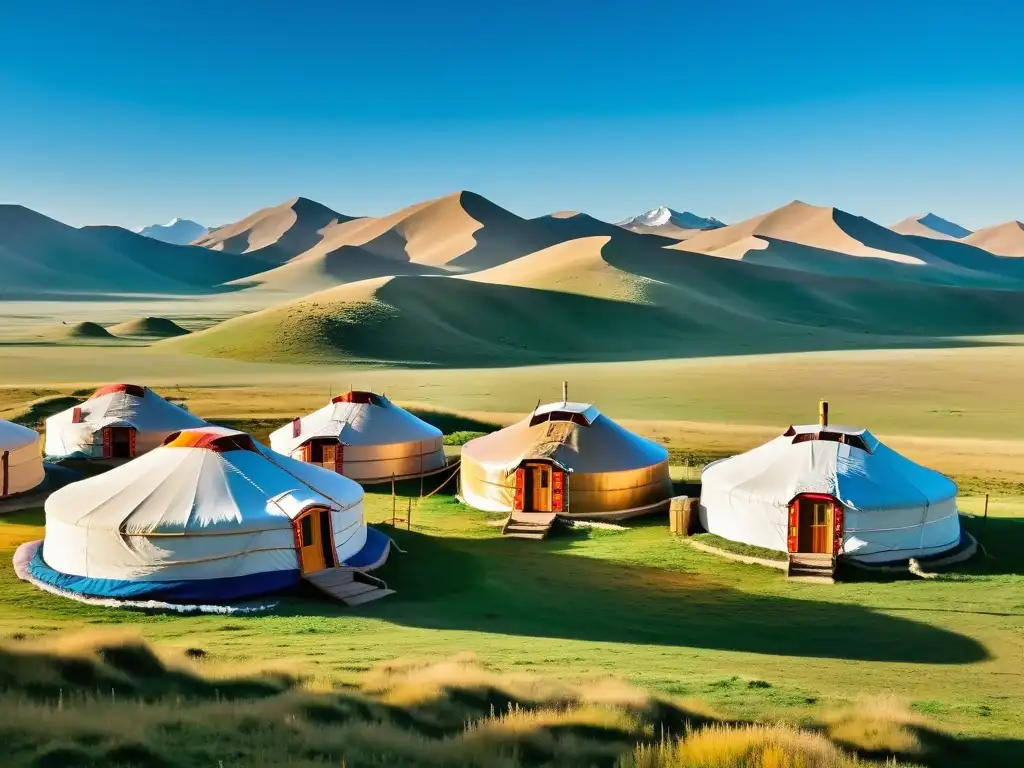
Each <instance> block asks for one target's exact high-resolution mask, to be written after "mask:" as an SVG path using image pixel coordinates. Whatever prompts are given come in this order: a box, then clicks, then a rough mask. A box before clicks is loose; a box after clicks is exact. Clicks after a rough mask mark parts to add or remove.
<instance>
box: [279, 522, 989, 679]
mask: <svg viewBox="0 0 1024 768" xmlns="http://www.w3.org/2000/svg"><path fill="white" fill-rule="evenodd" d="M382 530H384V531H386V532H388V533H389V534H390V535H393V537H394V538H395V540H396V542H397V543H398V544H399V546H400V547H401V548H402V549H403V550H406V552H407V554H395V555H393V556H392V558H391V560H390V561H389V562H388V564H387V565H386V566H385V567H384V568H383V569H381V570H380V571H378V572H376V575H379V576H380V577H381V578H383V579H385V580H386V581H387V582H388V585H389V586H390V587H392V588H394V589H395V590H397V592H398V594H397V595H396V596H394V597H392V598H389V599H388V600H385V601H381V602H380V603H377V604H375V605H374V606H373V607H372V608H370V609H369V610H370V611H371V612H372V613H373V615H375V616H377V617H379V618H382V619H385V620H388V621H392V622H394V623H395V624H399V625H403V626H411V627H419V628H423V629H446V630H469V631H479V632H489V633H496V634H507V635H518V636H522V637H539V638H540V637H545V638H564V639H567V640H585V641H590V642H605V643H632V644H636V643H639V644H649V645H663V646H668V647H677V648H686V647H693V648H708V649H717V650H728V651H741V652H747V653H763V654H777V655H782V656H806V657H809V658H836V659H852V660H861V661H879V662H904V663H927V664H965V663H972V662H977V661H982V660H984V659H986V658H988V655H987V652H986V651H985V649H984V648H983V647H982V646H981V645H980V644H978V643H977V642H976V641H974V640H972V639H970V638H967V637H964V636H962V635H958V634H956V633H953V632H949V631H946V630H943V629H938V628H935V627H931V626H928V625H925V624H920V623H917V622H913V621H909V620H906V619H903V618H898V617H894V616H887V615H884V614H880V613H876V612H874V611H871V610H869V609H865V608H862V607H859V606H854V605H845V604H841V603H830V602H824V601H814V600H801V599H795V598H789V597H782V596H767V595H753V594H748V593H744V592H741V591H739V590H736V589H732V588H731V587H728V586H726V585H724V584H722V583H719V582H717V581H713V580H710V579H708V578H706V577H705V576H703V575H702V574H700V573H698V572H696V571H689V570H687V571H669V570H663V569H660V568H653V567H646V566H638V565H633V564H627V563H623V562H613V561H607V560H601V559H597V558H593V557H587V556H583V555H573V554H572V553H571V550H572V549H573V547H574V544H575V543H577V542H578V541H579V540H580V538H583V537H587V536H589V535H598V536H600V535H616V534H607V533H604V532H600V533H593V532H587V531H572V532H567V533H563V534H559V535H557V536H554V537H552V538H549V539H548V540H545V541H540V542H536V541H520V540H508V539H501V538H497V537H487V538H474V539H468V538H467V539H457V538H441V537H432V536H426V535H423V534H419V533H416V532H408V531H404V530H393V529H391V528H389V527H387V526H385V527H383V528H382ZM665 546H667V547H668V546H677V545H675V544H673V543H671V542H666V544H665ZM281 607H282V610H283V611H284V612H286V613H287V612H292V611H294V612H295V613H298V614H308V613H310V612H312V613H314V614H318V615H332V614H335V613H336V614H339V615H340V614H342V613H343V612H344V610H343V609H342V608H340V607H339V608H337V609H335V608H333V607H331V606H327V605H324V604H322V603H319V604H309V603H306V604H300V603H289V602H287V601H286V602H285V603H284V604H282V606H281Z"/></svg>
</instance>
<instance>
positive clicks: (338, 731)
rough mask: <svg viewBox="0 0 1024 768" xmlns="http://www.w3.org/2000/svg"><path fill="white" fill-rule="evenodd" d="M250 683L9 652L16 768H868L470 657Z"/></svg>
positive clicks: (125, 646) (630, 691) (195, 664)
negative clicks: (507, 671)
mask: <svg viewBox="0 0 1024 768" xmlns="http://www.w3.org/2000/svg"><path fill="white" fill-rule="evenodd" d="M202 653H203V651H201V650H193V651H192V655H193V656H197V655H201V654H202ZM239 675H240V671H236V675H235V676H234V677H213V676H211V675H210V674H209V670H208V669H207V668H206V667H205V663H204V662H202V661H196V660H194V659H193V660H191V661H190V660H187V659H185V657H184V656H183V655H181V654H180V653H173V652H170V651H165V652H163V653H157V652H155V651H154V649H152V648H151V647H149V646H148V645H146V644H145V643H144V642H142V641H141V640H139V639H138V638H135V637H134V636H132V635H125V634H110V633H100V634H95V633H82V634H78V635H71V636H65V637H61V638H57V639H51V640H44V641H32V642H28V641H22V642H20V643H15V644H14V645H8V646H0V707H2V712H3V717H2V718H0V739H2V740H3V741H4V743H5V745H7V747H8V751H7V753H6V762H5V765H11V766H39V765H77V764H87V765H93V764H136V765H157V766H165V767H166V768H172V767H173V766H181V767H182V768H185V767H186V766H200V765H203V766H205V765H218V764H219V765H223V766H236V765H237V766H242V765H244V766H252V765H267V766H270V765H280V764H284V763H287V764H289V765H295V766H307V765H309V766H312V765H323V764H325V763H326V764H334V765H337V764H339V762H340V763H341V764H343V765H353V766H354V765H365V764H373V765H377V764H386V765H394V766H449V767H450V768H459V767H461V766H467V767H468V766H480V767H481V768H482V767H483V766H488V768H490V767H493V766H507V767H508V768H518V767H519V766H525V765H534V766H552V767H553V766H560V767H563V768H570V767H575V766H578V767H579V768H589V767H590V766H594V765H612V764H613V763H616V761H618V765H620V766H623V768H627V767H628V768H661V767H662V766H664V767H665V768H669V767H670V766H694V767H696V766H702V767H705V768H718V767H719V766H721V767H723V768H724V767H726V766H728V767H733V766H743V767H746V766H751V767H753V768H853V767H854V766H859V765H861V763H859V762H857V761H855V760H853V759H852V758H849V757H847V756H845V755H844V754H843V753H842V752H841V750H839V749H838V748H836V747H835V746H833V744H832V743H831V742H830V741H828V739H827V738H825V737H824V736H822V735H819V734H815V733H811V732H808V731H799V730H796V729H794V728H792V727H789V726H781V725H780V726H772V727H761V726H745V725H740V726H736V725H727V724H725V723H721V724H718V725H713V726H711V727H706V723H707V722H708V721H707V720H706V719H704V718H703V717H700V716H693V715H691V714H689V713H687V711H686V710H681V709H676V708H673V707H672V705H671V704H670V703H668V702H667V701H664V700H661V701H658V700H655V699H653V698H651V697H650V696H644V695H640V694H639V692H638V690H637V689H634V688H632V687H628V686H627V687H624V688H621V689H620V691H619V692H620V693H626V694H627V695H626V696H625V698H624V699H623V700H621V701H615V699H616V697H615V695H613V694H612V690H613V689H612V688H608V689H607V690H606V691H605V693H604V694H602V695H599V696H596V697H595V696H591V695H589V694H588V692H587V691H586V689H585V688H581V687H578V688H575V689H573V688H570V687H568V686H566V685H565V684H564V683H563V684H561V685H559V686H557V687H555V686H552V685H551V684H550V683H547V682H545V681H542V680H538V679H532V680H531V679H530V678H529V677H528V676H516V677H515V678H510V677H509V676H502V675H497V674H495V673H493V672H491V671H489V670H487V669H486V668H484V667H482V666H481V665H480V664H479V663H478V662H476V661H475V660H474V659H473V658H471V657H460V658H454V659H450V660H448V661H444V662H441V663H435V664H430V663H423V662H416V661H411V660H405V661H397V662H394V663H390V664H386V665H382V666H380V667H379V668H377V669H376V670H373V671H371V672H369V673H368V674H366V675H364V676H363V677H362V678H361V679H359V680H357V681H355V682H349V683H348V684H342V683H339V682H338V681H334V682H333V683H332V682H331V681H329V680H326V679H323V678H320V677H314V678H312V683H311V682H310V680H311V679H310V678H305V679H304V678H301V677H288V676H284V675H280V674H268V673H266V672H264V673H262V674H256V673H251V674H248V675H246V676H244V677H241V676H239ZM523 691H528V692H529V694H530V696H527V697H525V698H524V697H523V696H522V692H523ZM411 692H415V695H412V696H410V693H411ZM595 698H604V699H605V701H604V702H603V703H596V702H595V701H594V699H595ZM679 728H683V729H684V731H685V733H680V734H679V735H678V738H677V739H676V738H674V737H673V732H674V731H675V730H676V729H679ZM652 745H653V746H652Z"/></svg>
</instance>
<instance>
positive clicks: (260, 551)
mask: <svg viewBox="0 0 1024 768" xmlns="http://www.w3.org/2000/svg"><path fill="white" fill-rule="evenodd" d="M389 547H390V540H389V539H388V538H387V537H386V536H384V535H383V534H381V533H378V532H377V531H375V530H372V529H369V528H367V525H366V522H365V521H364V519H363V490H362V488H360V487H359V485H358V484H357V483H354V482H353V481H351V480H349V479H348V478H345V477H342V476H341V475H338V474H336V473H334V472H329V471H326V470H324V469H321V468H320V467H313V466H310V465H309V464H304V463H302V462H299V461H294V460H293V459H289V458H287V457H285V456H278V455H277V454H275V453H273V452H272V451H268V450H267V449H265V448H261V447H260V446H259V445H258V444H257V443H256V442H255V441H254V440H253V439H252V438H251V437H250V436H249V435H247V434H245V433H243V432H236V431H234V430H230V429H226V428H223V427H210V426H207V427H202V428H199V429H191V430H184V431H182V432H180V433H177V434H175V435H171V436H170V437H169V438H168V440H167V442H166V443H165V444H164V445H162V446H161V447H159V448H156V449H155V450H153V451H150V452H149V453H148V454H146V455H145V456H142V457H140V458H138V459H134V460H133V461H130V462H127V463H125V464H122V465H121V466H119V467H116V468H114V469H112V470H110V471H109V472H105V473H103V474H100V475H96V476H94V477H90V478H88V479H86V480H82V481H80V482H77V483H74V484H73V485H70V486H67V487H64V488H62V489H60V490H59V491H57V492H56V493H54V494H53V495H51V496H50V498H49V499H48V500H47V502H46V534H45V539H44V540H43V542H42V546H39V547H38V548H37V549H36V550H35V552H33V553H31V558H30V560H29V561H28V566H27V578H28V579H29V580H30V581H33V582H34V583H36V584H37V585H40V586H43V587H44V588H47V587H48V588H51V589H56V590H59V591H60V592H61V593H64V594H66V595H69V596H73V597H75V596H78V597H82V596H84V597H99V598H110V599H114V600H121V601H139V600H145V601H165V602H169V603H196V602H202V603H203V604H207V603H218V602H222V601H231V600H237V599H240V598H246V597H251V596H255V595H261V594H265V593H268V592H274V591H278V590H281V589H285V588H288V587H292V586H294V585H296V584H298V583H299V581H300V579H303V578H305V579H308V580H309V581H311V582H313V583H314V584H316V585H317V586H321V588H324V587H323V584H324V583H325V582H326V583H327V584H328V586H337V585H339V584H348V585H349V586H348V587H345V589H343V590H342V592H343V594H341V595H337V596H339V597H342V599H345V596H346V595H348V594H350V593H351V592H352V584H353V581H354V580H355V581H357V582H358V581H359V580H358V579H355V571H360V572H362V571H365V570H368V569H371V568H374V567H376V566H378V565H379V564H381V563H383V561H384V560H385V559H386V557H387V554H388V551H389ZM342 576H344V577H346V578H341V577H342ZM378 587H379V584H378V585H376V586H375V585H374V584H366V583H363V584H362V585H359V587H358V588H357V589H356V591H357V592H358V593H359V594H362V595H363V598H362V599H360V600H359V602H365V601H366V599H369V597H368V596H367V593H371V592H374V591H377V590H378ZM325 591H327V590H326V589H325ZM332 594H333V593H332Z"/></svg>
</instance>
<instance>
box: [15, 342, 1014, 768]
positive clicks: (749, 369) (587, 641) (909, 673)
mask: <svg viewBox="0 0 1024 768" xmlns="http://www.w3.org/2000/svg"><path fill="white" fill-rule="evenodd" d="M1000 342H1001V343H1000V344H999V345H988V346H977V347H972V348H964V349H945V350H914V351H880V352H848V353H820V354H799V355H784V356H760V357H758V356H755V357H748V358H719V359H700V360H687V361H664V362H648V363H637V364H582V365H556V366H544V367H528V368H518V369H478V370H469V371H446V370H420V371H410V370H402V369H391V368H370V369H366V368H363V369H356V368H351V367H323V366H297V365H280V366H275V365H269V364H251V363H239V362H235V361H229V360H202V359H199V358H192V357H184V356H173V355H168V354H165V353H160V352H158V351H157V350H154V349H152V348H150V349H145V348H130V347H129V348H124V347H103V348H95V347H94V348H88V349H86V348H81V347H64V348H58V347H33V346H13V347H6V348H4V349H3V350H2V351H0V353H2V355H3V360H4V362H5V364H4V365H2V366H0V418H18V419H19V420H23V421H26V422H28V423H34V424H38V423H39V422H40V421H41V419H42V418H43V417H45V415H46V413H47V412H49V411H50V410H51V409H52V408H53V407H58V406H62V407H66V406H67V403H69V402H72V398H75V397H82V396H83V395H85V394H87V392H88V390H89V388H90V387H93V386H96V385H98V384H102V383H106V382H108V381H116V380H127V381H138V382H140V383H145V384H150V385H152V386H154V387H155V388H156V389H157V390H158V391H161V392H162V393H163V394H165V395H168V396H171V397H173V398H175V399H180V400H182V401H184V402H186V403H187V404H188V407H189V408H190V410H192V411H193V412H195V413H198V414H199V415H201V416H204V417H206V418H211V419H217V420H220V421H225V422H229V423H232V424H235V425H237V426H239V427H241V428H244V429H247V430H249V431H252V432H254V433H255V434H256V435H257V436H259V437H263V436H265V434H266V433H267V432H269V430H270V429H272V428H274V427H276V426H279V425H280V424H282V423H285V421H287V420H288V419H289V418H292V417H293V416H295V415H299V414H301V413H307V412H309V411H311V410H313V409H315V408H317V407H319V406H320V405H322V404H323V402H325V401H326V399H327V397H328V396H329V394H330V393H331V392H332V391H333V392H335V393H337V392H338V391H341V390H343V389H346V388H348V387H349V386H350V385H351V386H356V387H360V388H374V389H377V390H383V391H385V392H386V393H387V394H388V396H389V397H391V398H392V399H395V400H398V401H399V402H403V403H408V404H410V405H411V406H412V407H416V408H420V409H426V410H430V409H443V410H444V411H445V412H444V413H441V414H435V415H434V417H433V418H438V419H440V420H442V422H443V423H442V424H441V426H442V428H443V429H444V431H445V432H451V433H458V432H478V431H486V430H488V429H491V428H493V427H494V426H495V425H498V424H503V423H507V422H508V421H510V420H512V419H514V418H517V416H518V415H520V414H522V413H523V412H524V411H529V410H530V409H531V408H532V407H533V406H534V405H535V404H536V402H537V400H538V399H540V400H544V401H547V400H551V399H555V398H556V397H557V396H558V393H559V391H560V383H561V381H562V380H563V379H566V380H568V381H569V382H570V395H571V396H572V398H573V399H584V400H593V401H594V402H596V403H597V404H598V405H599V406H600V407H601V408H602V409H603V410H604V411H606V412H607V413H609V414H610V415H612V416H613V417H615V418H617V419H619V420H621V421H623V422H624V423H626V424H628V425H629V426H631V427H633V428H635V429H637V430H638V431H641V432H643V433H645V434H647V435H649V436H651V437H653V438H655V439H658V440H660V441H662V442H664V443H666V444H667V445H668V446H669V448H670V450H671V451H672V456H673V461H674V462H677V463H680V462H683V461H686V462H692V463H694V464H699V463H700V462H703V461H705V460H707V459H709V458H714V457H717V456H720V455H728V454H730V453H733V452H738V451H740V450H744V449H746V448H749V447H751V446H753V445H756V444H758V443H759V442H762V441H764V440H765V439H768V438H770V437H772V436H774V435H777V434H778V433H779V432H780V431H781V430H782V429H783V428H784V427H785V426H787V425H788V424H789V423H791V422H793V421H810V420H813V419H814V418H815V416H816V408H817V400H818V399H819V398H821V397H827V398H828V399H829V400H830V401H831V403H832V412H833V418H834V420H835V421H842V422H845V423H855V424H863V425H865V426H868V427H870V428H871V429H872V430H873V431H875V432H876V434H878V435H880V436H882V437H883V438H884V439H886V440H887V442H889V443H890V444H892V445H893V446H894V447H897V448H898V449H900V450H902V451H904V452H905V453H907V454H908V455H910V456H911V457H912V458H915V459H917V460H919V461H922V462H925V463H928V464H929V465H931V466H934V467H936V468H938V469H940V470H942V471H944V472H947V473H949V474H951V475H952V476H953V477H954V478H955V479H956V480H957V481H958V483H959V484H960V487H961V494H962V496H961V509H962V510H965V511H967V512H970V513H971V514H973V515H981V513H982V511H983V508H984V506H985V499H984V496H985V494H986V493H988V494H990V499H989V504H988V519H987V520H981V519H974V518H970V519H967V520H966V522H965V524H966V525H967V526H968V527H969V528H970V530H971V531H972V532H973V533H974V534H975V535H976V536H977V537H978V539H979V540H980V541H981V543H982V544H983V546H984V549H985V555H984V556H983V557H980V558H979V559H978V560H976V561H974V562H972V563H969V564H966V565H964V566H961V567H959V569H958V570H957V571H955V572H953V573H951V574H948V575H945V576H943V577H941V578H938V579H931V580H927V581H925V580H911V579H894V580H889V581H875V582H873V581H859V582H855V583H840V584H837V585H835V586H833V587H819V586H814V585H801V584H790V583H787V582H786V581H785V579H784V578H782V577H781V576H780V574H779V573H778V572H777V571H773V570H768V569H762V568H759V567H756V566H746V565H742V564H738V563H732V562H726V561H723V560H721V559H719V558H716V557H714V556H711V555H707V554H704V553H701V552H698V551H696V550H694V549H692V548H690V547H688V546H686V545H685V544H684V543H682V542H680V541H679V540H677V539H674V538H673V537H672V536H670V534H669V533H668V531H667V525H666V524H665V521H664V520H651V521H648V522H641V523H639V524H636V525H631V526H629V528H628V530H625V531H601V530H590V531H564V532H562V533H560V534H559V535H557V536H554V537H553V538H552V539H550V540H549V541H545V542H540V543H537V542H521V541H506V540H503V539H501V538H500V537H499V536H498V533H497V529H496V528H494V527H493V526H490V525H487V523H486V520H485V518H484V517H483V516H482V515H480V514H478V513H475V512H473V511H471V510H469V509H467V508H465V507H463V506H461V505H458V504H455V503H453V502H452V500H451V498H450V497H449V496H445V495H443V494H439V495H438V496H435V497H434V498H432V499H431V500H430V501H429V502H427V503H424V504H423V505H422V506H418V505H417V507H416V508H415V509H414V513H413V525H412V530H410V531H405V530H398V531H395V532H394V536H395V539H396V540H397V541H398V542H399V544H400V545H401V547H402V548H403V549H405V550H407V554H395V555H394V556H393V558H392V560H391V561H390V562H389V564H388V565H387V566H386V567H385V569H384V570H383V571H382V572H381V575H382V577H383V578H385V579H386V580H387V581H388V583H389V585H391V586H393V587H394V588H395V589H397V590H398V594H397V595H395V596H393V597H391V598H388V599H386V600H384V601H381V602H380V603H376V604H372V605H369V606H365V607H364V608H361V609H355V610H350V611H347V610H345V609H343V608H341V607H338V606H335V605H331V604H328V603H325V602H323V601H322V600H320V599H318V598H317V597H316V596H315V595H312V594H310V595H296V596H289V597H287V598H284V599H282V600H281V603H280V605H279V607H278V609H277V610H276V611H275V612H273V613H271V614H268V615H261V616H250V617H214V616H199V617H181V616H166V615H148V614H142V613H138V612H128V611H114V610H107V609H100V608H93V607H87V606H83V605H80V604H77V603H74V602H71V601H67V600H63V599H60V598H56V597H53V596H50V595H47V594H44V593H42V592H39V591H37V590H35V589H34V588H32V587H30V586H28V585H25V584H22V583H20V582H18V581H16V580H15V579H14V577H13V573H12V570H11V565H10V556H11V554H12V552H13V549H14V547H15V546H16V545H17V544H18V543H19V542H21V541H26V540H30V539H33V538H39V537H41V536H42V523H43V517H42V512H41V510H38V509H37V510H31V511H27V512H22V513H15V514H13V515H6V516H3V517H2V518H0V605H2V606H3V609H2V611H0V638H3V637H7V638H11V637H14V636H22V635H24V636H26V637H28V638H35V637H47V636H49V635H50V634H52V633H54V632H55V631H60V632H67V631H71V632H76V631H82V630H96V629H102V630H106V629H114V630H119V631H120V630H123V631H126V632H130V633H140V634H141V635H142V636H143V637H144V638H145V639H146V640H147V641H150V642H152V643H154V644H155V647H156V648H157V649H159V650H160V651H161V652H164V651H166V652H168V653H179V654H180V653H181V652H182V651H184V649H186V648H190V647H196V648H201V649H203V650H204V651H205V652H207V653H208V654H209V657H208V658H209V660H210V664H218V665H223V666H224V667H225V668H230V669H232V670H247V669H248V670H251V669H258V668H264V667H267V666H268V665H269V666H273V667H275V668H284V669H288V670H291V671H297V672H301V673H302V674H307V675H313V676H324V677H326V678H331V679H335V678H337V679H349V678H351V677H352V676H359V675H362V674H364V673H366V672H367V671H368V670H371V669H372V668H374V667H375V666H376V665H379V664H381V663H386V662H390V661H391V660H394V659H399V658H405V659H415V660H422V661H426V662H429V661H431V660H441V659H445V658H448V657H450V656H451V655H453V654H455V653H460V652H468V653H471V654H473V655H474V656H475V658H477V659H479V661H480V662H481V663H483V664H486V665H488V666H489V667H490V668H492V669H494V670H495V671H496V672H497V673H500V674H508V673H517V674H518V673H520V672H524V673H530V674H533V675H536V676H539V677H541V678H542V679H545V680H548V679H557V680H565V681H568V682H571V683H572V684H580V683H582V684H584V685H587V684H590V683H593V681H595V680H597V679H604V678H606V677H607V676H609V675H610V676H614V677H615V678H618V679H621V680H625V681H627V682H629V683H631V684H635V685H638V686H641V687H642V688H643V689H645V690H648V691H651V692H653V694H654V695H659V696H672V697H683V698H686V699H692V700H697V701H700V702H703V703H704V704H705V705H706V706H707V707H710V708H711V709H713V710H714V711H716V712H717V713H720V715H721V716H722V717H724V718H726V719H756V720H759V721H768V722H771V721H774V720H776V719H779V718H781V719H784V720H786V721H788V722H792V723H811V722H823V721H824V719H826V718H827V717H828V716H829V715H828V713H830V712H832V711H834V710H836V709H837V708H844V707H850V706H857V705H858V703H859V702H862V700H863V698H864V697H865V696H867V697H874V696H888V697H894V698H895V699H897V700H899V701H900V702H903V703H904V705H905V706H906V707H908V708H909V709H910V711H911V712H913V713H916V714H917V715H919V716H921V717H923V718H925V719H926V720H927V722H928V723H929V724H930V726H932V727H934V728H935V729H936V730H938V731H944V732H948V733H950V734H953V735H954V736H955V737H956V739H957V744H958V745H959V746H958V748H959V749H962V750H966V751H964V752H954V753H950V754H946V752H948V750H946V749H945V748H943V749H940V750H938V751H937V752H936V753H935V754H931V755H930V756H928V757H927V759H924V762H925V763H927V764H929V765H959V764H963V760H965V759H970V760H972V761H973V763H971V764H977V765H1007V764H1013V757H1014V756H1016V755H1017V754H1020V753H1021V752H1022V751H1024V742H1022V740H1024V727H1022V726H1021V724H1020V718H1019V712H1020V711H1021V708H1022V707H1024V696H1022V694H1021V690H1022V685H1021V684H1022V681H1024V598H1022V595H1024V440H1022V438H1021V435H1022V434H1024V416H1022V413H1021V411H1020V409H1018V408H1017V407H1016V404H1015V400H1014V397H1013V393H1014V392H1015V391H1016V389H1017V387H1018V384H1017V383H1018V382H1019V380H1020V376H1021V374H1022V373H1024V354H1021V351H1020V347H1019V346H1018V345H1019V339H1009V338H1008V339H1003V340H1000ZM6 363H10V364H6ZM452 442H455V443H457V442H458V440H457V439H453V441H452ZM416 490H417V491H418V486H417V489H416ZM368 498H369V501H368V519H369V520H370V521H371V522H376V521H383V520H390V517H391V512H390V509H391V506H390V505H391V502H390V497H389V496H386V495H380V494H377V493H371V494H369V497H368ZM17 642H24V641H17ZM965 756H966V757H965ZM958 760H959V761H960V762H958ZM680 764H686V763H680Z"/></svg>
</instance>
